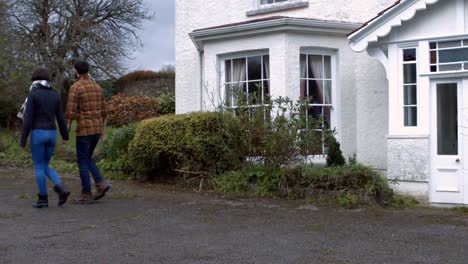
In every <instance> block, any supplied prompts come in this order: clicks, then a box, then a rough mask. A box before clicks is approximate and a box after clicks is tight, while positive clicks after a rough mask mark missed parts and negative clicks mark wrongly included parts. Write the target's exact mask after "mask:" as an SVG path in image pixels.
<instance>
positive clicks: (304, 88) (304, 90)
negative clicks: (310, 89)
mask: <svg viewBox="0 0 468 264" xmlns="http://www.w3.org/2000/svg"><path fill="white" fill-rule="evenodd" d="M300 89H301V90H300V94H299V97H300V99H305V98H306V97H307V80H301V87H300Z"/></svg>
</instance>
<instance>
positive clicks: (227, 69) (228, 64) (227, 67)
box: [224, 60, 232, 82]
mask: <svg viewBox="0 0 468 264" xmlns="http://www.w3.org/2000/svg"><path fill="white" fill-rule="evenodd" d="M224 71H225V73H226V74H225V76H226V77H225V78H226V82H231V80H232V79H231V75H232V73H231V60H227V61H226V63H225V67H224Z"/></svg>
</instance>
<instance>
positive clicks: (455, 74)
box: [421, 71, 468, 79]
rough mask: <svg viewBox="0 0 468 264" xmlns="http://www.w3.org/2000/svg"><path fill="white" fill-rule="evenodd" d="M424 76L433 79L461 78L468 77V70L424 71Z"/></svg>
mask: <svg viewBox="0 0 468 264" xmlns="http://www.w3.org/2000/svg"><path fill="white" fill-rule="evenodd" d="M421 76H422V77H429V78H431V79H445V78H460V77H468V71H447V72H431V73H423V74H421Z"/></svg>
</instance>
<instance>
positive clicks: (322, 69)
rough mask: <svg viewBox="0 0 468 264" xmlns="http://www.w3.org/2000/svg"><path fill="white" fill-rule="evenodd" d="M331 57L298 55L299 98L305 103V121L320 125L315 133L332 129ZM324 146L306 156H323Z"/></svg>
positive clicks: (307, 54)
mask: <svg viewBox="0 0 468 264" xmlns="http://www.w3.org/2000/svg"><path fill="white" fill-rule="evenodd" d="M332 69H333V68H332V56H330V55H323V54H310V53H301V55H300V71H301V73H300V74H301V78H300V98H301V100H303V101H305V102H307V109H306V111H305V119H306V120H305V121H306V124H307V126H308V125H309V124H310V120H311V119H312V120H319V121H320V122H321V124H319V125H318V126H315V127H314V128H310V127H307V128H306V129H315V130H316V131H317V133H322V134H323V130H324V129H331V128H332V125H331V124H332V111H333V98H332V89H333V88H332V87H333V77H334V76H333V75H334V73H333V70H332ZM325 148H326V146H325V145H324V144H322V146H321V148H319V149H316V148H315V149H308V150H307V152H308V154H325V152H326V150H325Z"/></svg>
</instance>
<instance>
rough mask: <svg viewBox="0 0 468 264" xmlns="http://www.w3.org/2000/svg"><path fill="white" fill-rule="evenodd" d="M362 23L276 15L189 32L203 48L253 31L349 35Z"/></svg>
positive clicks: (198, 45) (199, 46)
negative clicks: (221, 39)
mask: <svg viewBox="0 0 468 264" xmlns="http://www.w3.org/2000/svg"><path fill="white" fill-rule="evenodd" d="M359 26H360V24H357V23H348V22H339V21H326V20H315V19H308V18H295V17H274V18H272V19H267V20H261V19H259V20H251V21H246V22H243V23H236V24H228V25H224V26H218V27H211V28H206V29H199V30H195V31H193V32H191V33H189V36H190V38H191V39H192V41H193V42H194V43H195V44H196V45H197V48H199V49H200V48H201V45H202V42H203V41H206V40H214V39H220V38H225V37H229V36H244V35H251V34H253V33H255V34H259V33H266V32H272V31H284V30H296V31H313V32H323V33H331V34H340V35H347V34H348V33H349V32H350V31H352V30H355V29H357V28H358V27H359Z"/></svg>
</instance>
